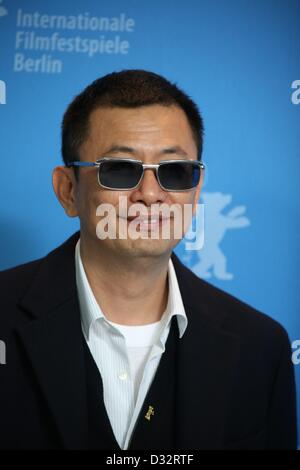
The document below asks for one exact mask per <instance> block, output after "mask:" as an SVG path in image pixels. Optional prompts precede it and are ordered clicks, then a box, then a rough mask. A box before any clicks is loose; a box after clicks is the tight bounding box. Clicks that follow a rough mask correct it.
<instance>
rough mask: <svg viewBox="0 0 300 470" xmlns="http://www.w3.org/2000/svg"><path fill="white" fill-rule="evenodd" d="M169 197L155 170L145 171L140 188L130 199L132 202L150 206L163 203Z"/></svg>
mask: <svg viewBox="0 0 300 470" xmlns="http://www.w3.org/2000/svg"><path fill="white" fill-rule="evenodd" d="M166 197H167V193H166V191H164V190H163V189H162V188H161V187H160V185H159V183H158V181H157V178H156V172H155V170H153V169H150V168H148V169H145V170H144V175H143V178H142V181H141V182H140V184H139V186H138V187H137V188H136V189H134V190H133V191H132V193H131V196H130V199H131V200H132V202H140V203H144V204H145V205H146V206H150V205H151V204H154V203H156V202H163V201H164V200H165V199H166Z"/></svg>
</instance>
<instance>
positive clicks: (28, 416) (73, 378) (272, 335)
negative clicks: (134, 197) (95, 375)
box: [0, 233, 297, 450]
mask: <svg viewBox="0 0 300 470" xmlns="http://www.w3.org/2000/svg"><path fill="white" fill-rule="evenodd" d="M78 236H79V234H78V233H76V234H74V235H73V236H72V237H71V238H70V239H69V240H67V241H66V242H65V243H64V244H63V245H61V246H60V247H58V248H57V249H55V250H54V251H52V252H51V253H49V254H48V255H47V256H46V257H44V258H42V259H40V260H37V261H33V262H31V263H27V264H24V265H22V266H18V267H16V268H13V269H9V270H6V271H2V272H1V273H0V286H1V299H0V339H1V340H2V341H4V342H5V344H6V364H5V365H0V384H1V385H0V423H1V424H0V448H5V449H8V448H34V449H48V448H64V449H82V448H87V447H88V445H87V440H86V439H87V438H86V436H87V427H88V425H89V424H88V420H87V414H88V413H87V391H86V386H85V380H84V369H85V366H84V347H85V346H84V342H83V335H82V331H81V323H80V311H79V303H78V297H77V291H76V283H75V264H74V249H75V244H76V241H77V239H78ZM172 260H173V263H174V267H175V270H176V275H177V278H178V283H179V287H180V291H181V295H182V298H183V303H184V306H185V309H186V314H187V317H188V322H189V323H188V328H187V330H186V332H185V334H184V336H183V338H182V339H179V338H178V335H176V338H175V336H174V338H175V339H174V344H176V366H175V365H174V364H175V363H174V361H173V359H172V358H171V353H170V352H169V356H168V354H167V352H168V347H167V349H166V352H165V353H164V354H163V357H162V360H161V362H160V364H159V367H158V370H157V372H156V376H155V379H154V382H153V383H152V385H151V387H150V390H149V394H148V396H147V400H145V403H144V405H145V407H144V408H143V409H142V411H141V413H140V416H139V419H138V424H137V428H136V430H135V431H134V435H133V439H132V443H131V445H130V448H129V449H135V448H136V449H155V448H156V449H164V448H166V447H167V446H169V444H170V441H168V440H167V439H166V436H167V435H168V434H169V433H170V429H171V428H170V427H169V428H168V427H167V426H172V433H173V434H174V436H175V437H174V444H173V446H174V449H191V450H192V449H193V450H196V449H269V448H271V449H296V447H297V431H296V403H295V402H296V399H295V382H294V370H293V365H292V362H291V350H290V343H289V339H288V336H287V333H286V331H285V330H284V328H283V327H282V326H281V325H279V324H278V323H277V322H276V321H274V320H273V319H271V318H269V317H268V316H266V315H264V314H262V313H260V312H258V311H257V310H255V309H253V308H251V307H250V306H248V305H247V304H245V303H243V302H241V301H239V300H238V299H236V298H235V297H233V296H231V295H229V294H227V293H225V292H223V291H221V290H220V289H217V288H215V287H214V286H212V285H210V284H209V283H207V282H205V281H203V280H201V279H199V278H197V277H196V276H195V275H194V274H193V273H192V272H191V271H190V270H189V269H187V268H186V267H185V266H183V265H182V264H181V262H180V261H179V260H178V258H177V257H176V256H175V255H174V254H173V255H172ZM168 341H169V339H168ZM170 341H171V340H170ZM172 354H173V353H172ZM164 356H165V357H166V358H169V359H165V358H164ZM172 367H173V370H172ZM171 370H172V372H171ZM174 377H175V379H176V381H175V387H174V388H176V390H175V392H176V393H175V395H174V404H173V407H172V408H171V407H170V406H168V387H167V384H168V383H170V379H171V378H174ZM175 379H174V380H175ZM150 399H151V400H154V401H149V400H150ZM150 403H152V404H154V405H155V415H154V417H153V419H151V421H150V422H148V421H146V420H144V413H145V410H146V409H147V407H148V404H150ZM101 406H102V407H103V403H102V404H101ZM99 407H100V403H99ZM173 414H174V416H172V417H171V416H170V415H173ZM171 418H172V421H170V419H171ZM106 419H107V416H106ZM145 423H147V424H145ZM170 423H172V425H170Z"/></svg>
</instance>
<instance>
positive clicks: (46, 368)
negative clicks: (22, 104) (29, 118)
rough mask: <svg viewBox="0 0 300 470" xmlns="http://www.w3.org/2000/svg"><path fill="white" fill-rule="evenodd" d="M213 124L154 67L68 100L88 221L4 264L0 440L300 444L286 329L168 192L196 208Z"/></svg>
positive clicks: (71, 199) (171, 446) (80, 445)
mask: <svg viewBox="0 0 300 470" xmlns="http://www.w3.org/2000/svg"><path fill="white" fill-rule="evenodd" d="M202 137H203V123H202V119H201V116H200V114H199V111H198V109H197V106H196V105H195V104H194V103H193V101H192V100H191V99H190V98H189V97H188V96H187V95H186V94H185V93H184V92H182V91H181V90H180V89H179V88H178V87H177V86H176V85H173V84H171V83H170V82H168V81H167V80H166V79H164V78H163V77H161V76H159V75H156V74H154V73H150V72H146V71H142V70H129V71H122V72H119V73H112V74H110V75H107V76H105V77H103V78H100V79H99V80H96V81H95V82H94V83H92V84H91V85H90V86H88V87H87V88H86V89H85V90H84V91H83V92H82V93H81V94H80V95H79V96H77V97H76V98H75V99H74V101H73V102H72V103H71V104H70V106H69V107H68V109H67V111H66V113H65V116H64V120H63V125H62V153H63V159H64V166H59V167H57V168H55V170H54V172H53V187H54V190H55V193H56V195H57V197H58V199H59V201H60V203H61V205H62V206H63V208H64V210H65V212H66V213H67V215H68V216H70V217H79V219H80V233H77V234H74V235H73V236H72V237H71V238H70V239H69V240H67V241H66V242H65V243H64V244H63V245H62V246H60V247H58V248H57V249H55V250H54V251H52V252H51V253H49V254H48V255H47V256H46V257H45V258H42V259H40V260H37V261H34V262H32V263H28V264H25V265H23V266H19V267H16V268H14V269H10V270H7V271H4V272H2V273H1V287H2V295H1V323H0V327H1V329H0V332H1V339H2V340H4V341H5V344H6V349H7V364H6V365H5V366H2V367H1V369H0V372H1V380H2V382H1V383H2V385H1V391H0V416H1V431H0V433H1V439H0V442H1V444H0V445H1V447H3V448H26V449H28V448H35V449H47V448H50V449H56V448H63V449H110V450H112V449H114V450H118V449H119V450H120V449H129V450H134V449H167V450H178V449H295V448H296V412H295V384H294V375H293V368H292V363H291V358H290V354H291V353H290V345H289V340H288V336H287V334H286V332H285V330H284V329H283V328H282V326H280V325H279V324H278V323H277V322H275V321H274V320H272V319H271V318H269V317H267V316H266V315H264V314H262V313H260V312H258V311H256V310H254V309H253V308H251V307H250V306H248V305H246V304H245V303H243V302H241V301H239V300H238V299H236V298H234V297H232V296H230V295H228V294H226V293H225V292H222V291H221V290H219V289H217V288H215V287H213V286H212V285H210V284H208V283H207V282H205V281H203V280H200V279H198V278H197V277H196V276H195V275H194V274H193V273H192V272H191V271H190V270H188V269H187V268H186V267H184V266H183V265H182V264H181V263H180V261H179V260H178V259H177V257H176V256H175V255H174V254H173V253H172V250H173V248H174V246H175V245H176V243H178V239H177V238H176V236H175V228H176V227H177V228H180V227H181V228H183V231H186V229H187V226H188V223H189V222H190V218H188V217H187V219H186V220H183V221H182V220H181V219H179V221H178V217H177V216H176V211H174V212H172V211H169V213H168V212H167V211H166V210H164V211H160V208H161V207H164V208H169V207H173V206H174V207H177V208H179V209H182V210H183V208H184V207H185V206H190V207H192V209H193V212H194V213H195V210H196V209H195V208H196V204H197V201H198V199H199V195H200V190H201V186H202V183H203V176H204V166H203V164H202V163H201V152H202ZM121 197H123V201H124V200H125V202H126V207H125V209H124V205H122V204H121ZM103 207H104V208H105V209H107V211H108V213H109V214H111V215H112V217H111V218H110V219H107V221H108V225H110V230H111V231H110V236H105V230H106V229H107V227H106V228H105V227H104V225H101V222H103V221H105V220H106V219H105V214H104V212H103V211H102V209H103ZM134 207H138V208H139V209H140V211H139V212H132V211H131V209H132V208H134ZM153 208H154V210H153ZM174 214H175V215H174ZM106 215H107V214H106ZM167 224H168V226H169V229H170V230H169V236H167V237H165V236H163V229H164V228H165V226H167ZM130 234H135V236H129V235H130ZM136 234H139V235H138V236H136Z"/></svg>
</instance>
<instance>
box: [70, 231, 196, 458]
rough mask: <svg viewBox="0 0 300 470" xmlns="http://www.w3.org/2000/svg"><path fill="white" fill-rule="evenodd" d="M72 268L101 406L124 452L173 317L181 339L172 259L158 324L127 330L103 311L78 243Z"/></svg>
mask: <svg viewBox="0 0 300 470" xmlns="http://www.w3.org/2000/svg"><path fill="white" fill-rule="evenodd" d="M75 268H76V283H77V291H78V296H79V305H80V313H81V323H82V331H83V334H84V337H85V339H86V342H87V344H88V347H89V349H90V352H91V354H92V356H93V358H94V361H95V363H96V365H97V367H98V369H99V372H100V374H101V377H102V383H103V396H104V405H105V407H106V411H107V414H108V417H109V420H110V423H111V426H112V429H113V432H114V435H115V438H116V440H117V442H118V444H119V446H120V448H121V449H124V450H126V449H127V448H128V445H129V443H130V438H131V436H132V432H133V430H134V426H135V424H136V420H137V417H138V415H139V412H140V409H141V407H142V405H143V402H144V399H145V397H146V394H147V392H148V389H149V387H150V385H151V383H152V381H153V378H154V375H155V372H156V370H157V367H158V364H159V361H160V358H161V356H162V354H163V353H164V351H165V343H166V340H167V337H168V334H169V331H170V326H171V323H170V322H171V319H172V317H173V316H175V315H176V316H177V321H178V329H179V337H180V338H182V336H183V334H184V332H185V330H186V327H187V317H186V314H185V310H184V306H183V302H182V298H181V294H180V290H179V286H178V282H177V278H176V273H175V269H174V266H173V263H172V261H171V259H170V261H169V266H168V284H169V294H168V302H167V307H166V310H165V312H164V314H163V316H162V318H161V320H160V321H159V322H156V323H152V324H148V325H141V326H128V325H118V324H116V323H113V322H110V321H108V320H107V318H106V316H105V314H104V312H102V310H101V307H100V305H99V304H98V303H97V301H96V299H95V296H94V294H93V291H92V289H91V286H90V284H89V282H88V279H87V276H86V273H85V270H84V266H83V263H82V259H81V256H80V240H78V242H77V244H76V249H75ZM99 400H100V390H99Z"/></svg>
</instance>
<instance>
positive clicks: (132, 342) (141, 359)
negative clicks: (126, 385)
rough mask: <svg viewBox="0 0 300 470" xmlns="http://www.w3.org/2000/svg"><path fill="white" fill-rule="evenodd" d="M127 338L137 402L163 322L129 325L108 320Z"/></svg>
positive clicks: (127, 349)
mask: <svg viewBox="0 0 300 470" xmlns="http://www.w3.org/2000/svg"><path fill="white" fill-rule="evenodd" d="M108 323H110V324H111V325H112V326H114V327H115V328H117V329H118V330H119V331H120V333H121V334H122V335H123V336H124V338H125V343H126V352H127V356H128V360H129V366H130V374H131V379H132V380H133V383H134V401H135V402H136V398H137V394H138V390H139V386H140V383H141V380H142V377H143V372H144V368H145V365H146V362H147V359H148V357H149V354H150V351H151V348H152V346H153V345H154V344H155V343H156V342H157V340H158V338H159V333H160V330H161V322H160V321H158V322H156V323H150V324H148V325H139V326H127V325H119V324H117V323H113V322H108Z"/></svg>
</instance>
